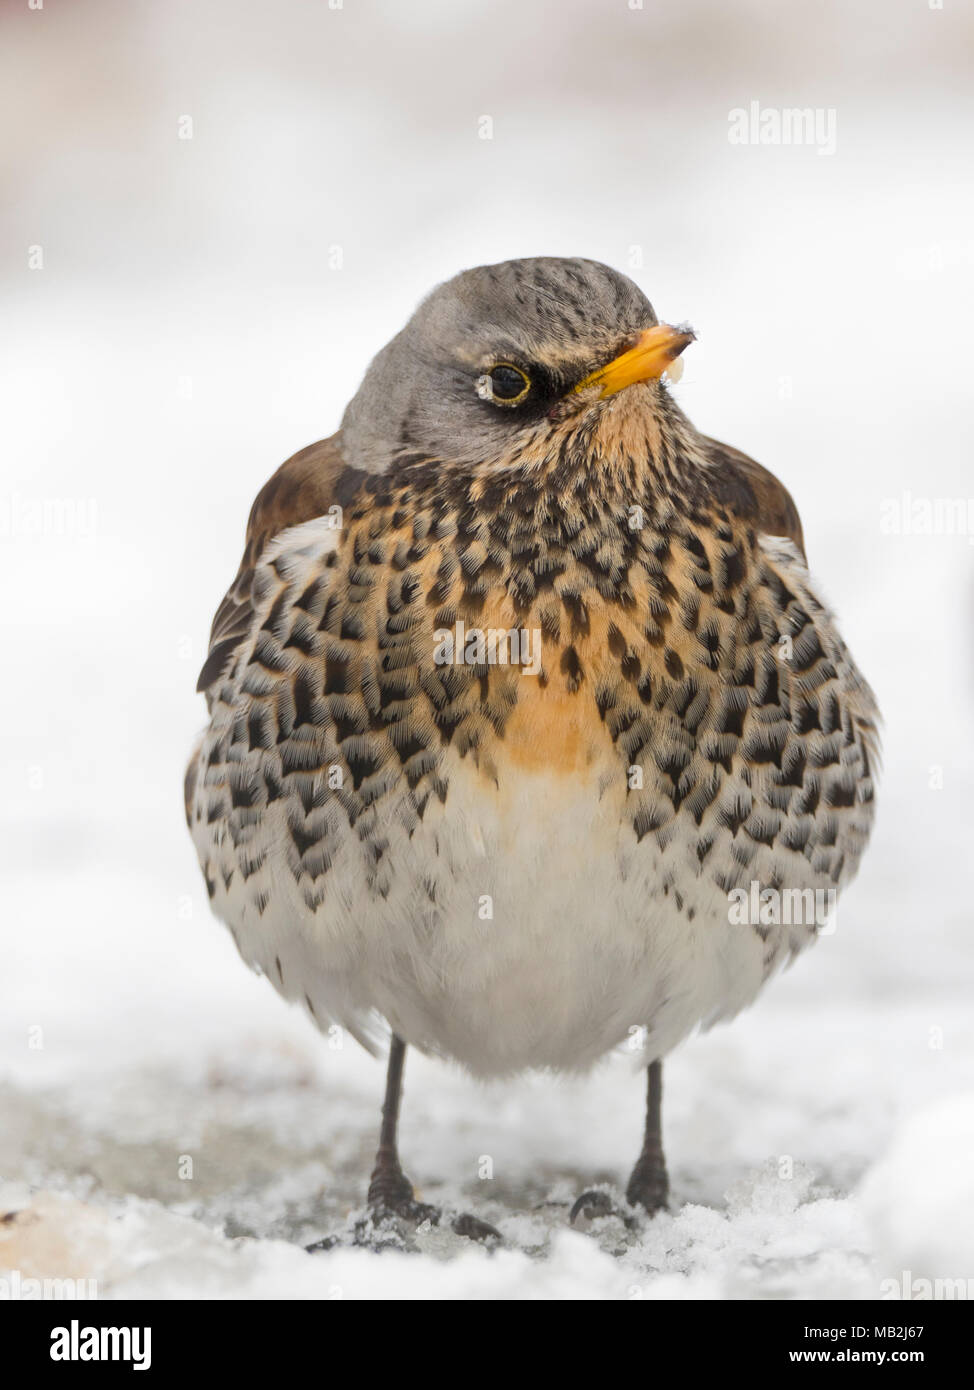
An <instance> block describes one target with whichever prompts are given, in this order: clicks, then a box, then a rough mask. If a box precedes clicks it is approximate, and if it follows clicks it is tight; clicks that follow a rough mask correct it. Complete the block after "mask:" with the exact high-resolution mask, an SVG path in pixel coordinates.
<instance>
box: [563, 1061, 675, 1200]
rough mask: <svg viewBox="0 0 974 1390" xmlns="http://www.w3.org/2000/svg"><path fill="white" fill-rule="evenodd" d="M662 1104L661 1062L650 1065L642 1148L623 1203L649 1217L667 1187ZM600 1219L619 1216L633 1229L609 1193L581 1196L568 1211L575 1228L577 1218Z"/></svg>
mask: <svg viewBox="0 0 974 1390" xmlns="http://www.w3.org/2000/svg"><path fill="white" fill-rule="evenodd" d="M662 1102H663V1063H662V1062H652V1063H651V1064H650V1067H649V1073H648V1080H647V1085H646V1128H645V1130H644V1132H643V1147H642V1151H641V1153H640V1155H639V1157H638V1158H637V1160H636V1166H635V1168H634V1169H633V1170H632V1176H631V1177H630V1179H629V1185H628V1187H627V1188H626V1201H627V1202H628V1203H629V1205H630V1206H631V1207H644V1208H645V1209H646V1211H647V1212H648V1213H649V1214H650V1216H653V1215H655V1213H656V1212H658V1211H663V1210H664V1209H665V1207H666V1198H667V1194H668V1193H669V1188H670V1184H669V1179H668V1178H667V1176H666V1162H665V1160H664V1158H663V1131H662V1124H661V1120H660V1111H661V1108H662ZM600 1216H618V1217H621V1218H622V1220H623V1221H624V1223H625V1224H626V1225H627V1226H629V1227H633V1226H635V1220H634V1218H633V1217H631V1216H625V1215H624V1213H623V1212H621V1211H619V1209H618V1207H617V1206H616V1204H615V1202H614V1201H613V1200H612V1197H611V1196H610V1194H609V1193H608V1192H606V1191H605V1190H604V1189H599V1188H594V1189H592V1190H590V1191H588V1192H583V1193H582V1195H581V1197H579V1198H578V1200H577V1201H576V1202H575V1205H574V1206H573V1207H572V1209H571V1215H570V1217H569V1220H570V1221H571V1223H572V1225H573V1226H574V1225H575V1223H576V1222H577V1221H578V1219H579V1217H581V1218H583V1220H585V1221H593V1220H596V1219H597V1218H598V1217H600Z"/></svg>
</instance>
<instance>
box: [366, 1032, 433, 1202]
mask: <svg viewBox="0 0 974 1390" xmlns="http://www.w3.org/2000/svg"><path fill="white" fill-rule="evenodd" d="M405 1061H406V1044H405V1043H404V1042H403V1040H402V1038H399V1037H397V1036H396V1034H395V1033H393V1035H392V1042H391V1044H390V1047H389V1070H388V1072H387V1073H386V1095H385V1100H384V1101H383V1103H382V1128H381V1129H380V1130H379V1149H378V1152H377V1154H376V1156H375V1167H374V1168H373V1169H372V1180H371V1182H370V1183H369V1197H368V1202H369V1209H370V1210H371V1212H372V1214H373V1216H384V1215H390V1214H391V1215H394V1216H402V1217H405V1218H406V1219H407V1220H408V1221H432V1223H433V1225H434V1226H435V1225H436V1223H437V1222H438V1221H439V1219H440V1213H439V1211H438V1210H437V1209H436V1207H431V1206H428V1205H427V1204H426V1203H425V1202H417V1201H416V1198H415V1196H414V1194H413V1185H412V1183H411V1182H410V1181H409V1179H408V1178H407V1177H406V1174H405V1173H404V1172H403V1171H402V1166H401V1164H400V1162H399V1148H398V1144H397V1141H396V1134H397V1131H398V1128H399V1102H400V1099H401V1097H402V1071H403V1065H404V1063H405Z"/></svg>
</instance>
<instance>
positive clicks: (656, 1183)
mask: <svg viewBox="0 0 974 1390" xmlns="http://www.w3.org/2000/svg"><path fill="white" fill-rule="evenodd" d="M662 1106H663V1063H662V1062H660V1061H656V1062H651V1063H650V1066H649V1071H648V1073H647V1082H646V1128H645V1131H644V1133H643V1147H642V1152H641V1153H640V1155H639V1157H638V1158H637V1159H636V1166H635V1168H634V1169H633V1170H632V1175H631V1177H630V1179H629V1185H628V1187H627V1188H626V1201H627V1202H628V1203H629V1205H630V1206H633V1207H636V1206H640V1207H645V1208H646V1210H647V1211H648V1212H649V1214H650V1216H652V1215H653V1214H654V1213H655V1212H658V1211H663V1210H665V1208H666V1199H667V1197H668V1196H669V1191H670V1181H669V1178H668V1177H667V1176H666V1160H665V1158H664V1157H663V1125H662V1117H661V1111H662Z"/></svg>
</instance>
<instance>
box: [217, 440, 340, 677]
mask: <svg viewBox="0 0 974 1390" xmlns="http://www.w3.org/2000/svg"><path fill="white" fill-rule="evenodd" d="M365 477H366V475H365V474H364V473H363V472H362V471H361V470H360V469H356V468H352V467H350V466H349V465H348V464H346V462H345V460H344V457H343V454H342V451H341V447H340V435H339V434H333V435H331V436H330V437H329V438H327V439H320V440H318V441H317V442H316V443H314V444H309V445H308V446H307V447H306V448H304V449H301V450H299V451H298V453H296V454H292V455H291V457H290V458H288V459H286V460H285V461H284V463H282V464H281V466H280V467H279V468H278V469H277V470H276V472H274V473H273V474H272V475H271V477H270V478H269V479H268V480H267V482H266V483H265V484H264V486H263V487H262V488H261V490H260V492H259V493H258V494H257V497H256V498H255V500H254V504H253V506H252V507H251V509H250V516H249V519H248V521H247V533H246V539H245V543H244V551H243V557H242V559H241V561H240V565H239V567H238V569H237V573H236V576H235V578H234V580H233V583H232V584H231V585H230V587H229V589H228V590H227V592H226V594H225V595H224V597H223V600H222V601H221V603H220V606H219V608H218V609H217V611H216V614H215V616H214V619H213V624H212V627H211V629H210V641H209V650H208V653H207V657H206V661H205V662H204V664H203V669H202V670H201V671H200V674H199V680H198V681H197V685H196V688H197V690H200V691H210V690H211V689H212V687H213V686H214V684H215V683H216V682H217V681H219V679H220V677H221V676H222V675H223V673H224V672H225V671H226V669H227V667H228V665H229V663H230V660H231V658H232V656H233V654H234V653H235V651H236V650H237V648H238V646H239V645H240V643H241V642H242V641H244V639H245V638H246V637H247V635H248V633H249V632H250V629H251V625H252V622H253V616H254V605H253V583H254V577H255V575H256V573H257V568H258V565H259V562H260V559H261V556H262V555H264V553H265V551H266V550H267V547H268V546H269V545H270V543H271V542H272V541H273V540H274V538H275V537H276V536H279V535H280V534H281V533H282V532H284V531H287V530H290V529H291V528H292V527H294V526H300V525H301V524H302V523H304V522H307V521H311V520H313V519H314V518H316V517H320V516H324V515H326V514H327V513H328V512H329V510H330V509H331V508H333V507H336V506H338V507H342V506H347V505H348V503H349V502H350V501H351V500H352V498H353V497H354V496H355V495H356V494H357V493H358V492H359V490H360V489H361V486H362V483H363V482H364V481H365Z"/></svg>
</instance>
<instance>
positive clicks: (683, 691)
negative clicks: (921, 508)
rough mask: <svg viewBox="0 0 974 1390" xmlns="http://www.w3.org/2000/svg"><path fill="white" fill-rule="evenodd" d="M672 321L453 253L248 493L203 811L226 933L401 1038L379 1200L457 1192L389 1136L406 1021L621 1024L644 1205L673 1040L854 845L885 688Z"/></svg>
mask: <svg viewBox="0 0 974 1390" xmlns="http://www.w3.org/2000/svg"><path fill="white" fill-rule="evenodd" d="M694 340H695V334H694V332H693V330H692V329H690V328H689V327H687V326H686V325H680V326H674V325H672V324H669V323H666V322H661V321H660V320H659V319H658V317H657V315H656V313H655V311H654V309H653V307H652V305H651V304H650V302H649V300H648V299H647V298H646V296H645V294H644V293H643V291H642V290H641V289H640V288H639V286H638V285H636V284H635V282H634V281H633V280H631V279H630V278H629V277H627V276H625V275H623V274H621V273H620V272H618V271H616V270H615V269H613V268H611V267H609V266H606V265H604V264H602V263H600V262H597V261H593V260H587V259H582V258H561V257H532V258H525V259H518V260H510V261H505V262H501V263H499V264H494V265H486V266H480V267H477V268H474V269H469V270H465V271H463V272H461V273H460V274H458V275H456V276H455V277H454V278H452V279H450V280H447V281H446V282H444V283H443V284H441V285H439V286H438V287H437V288H436V289H434V290H433V292H432V293H431V294H429V295H428V296H427V298H426V299H425V300H423V302H422V303H421V304H420V306H419V308H418V309H417V310H416V312H415V313H414V314H413V316H412V317H411V318H410V319H409V321H408V322H407V323H406V325H405V327H404V328H403V329H402V330H401V331H400V332H399V333H398V334H397V335H396V336H395V337H394V338H393V339H392V340H391V341H390V342H389V343H388V344H387V345H386V346H385V347H384V348H382V349H381V351H379V353H378V355H377V356H376V357H375V358H374V360H373V361H372V363H371V365H370V366H369V367H368V369H367V371H366V373H365V376H364V379H363V380H362V383H361V386H360V387H359V389H358V391H357V392H356V394H355V395H354V397H353V398H352V400H351V401H350V403H349V404H348V406H347V408H346V410H345V412H344V414H343V416H342V420H341V425H340V428H339V429H338V431H337V433H335V434H333V435H332V436H330V437H329V438H327V439H324V440H322V441H320V442H317V443H314V444H311V445H310V446H308V447H307V448H304V449H302V450H301V451H300V452H298V453H296V454H294V455H293V456H292V457H291V458H289V459H288V460H287V461H286V462H285V463H283V464H282V465H281V466H280V467H279V468H278V470H277V471H276V472H275V473H274V474H273V475H272V477H271V478H270V480H269V481H268V482H267V484H266V485H265V486H264V487H263V488H262V490H261V491H260V493H259V494H258V496H257V498H256V501H255V502H254V504H253V507H252V510H251V512H250V517H249V522H248V526H247V533H246V543H245V547H244V553H243V558H242V560H241V562H240V566H239V569H238V571H237V574H236V578H235V579H234V581H233V583H232V584H231V585H230V588H229V589H228V591H227V593H226V596H225V597H224V599H223V601H222V603H221V604H220V606H219V608H218V609H217V612H216V616H215V618H214V620H213V625H212V631H211V636H210V644H209V652H208V655H207V657H206V660H205V664H204V665H203V669H202V671H201V673H200V677H199V683H198V689H199V690H200V691H202V692H204V693H205V695H206V700H207V705H208V712H209V722H208V724H207V726H206V728H205V730H204V732H203V734H202V736H201V738H200V740H199V741H198V743H197V745H196V747H195V748H194V750H193V754H192V757H191V760H190V763H189V767H188V770H187V773H186V781H185V791H186V816H187V822H188V825H189V828H190V831H191V834H192V838H193V841H194V843H195V846H196V850H197V853H198V857H199V861H200V865H201V867H202V871H203V875H204V877H205V880H206V887H207V890H208V892H209V896H210V899H211V905H212V908H213V910H214V911H215V913H216V915H217V917H218V918H220V919H222V921H223V922H224V923H226V925H227V926H228V927H229V929H230V931H231V932H232V934H233V938H234V940H235V942H236V944H237V947H238V949H239V952H240V954H241V955H242V957H243V959H244V960H245V961H246V962H247V963H248V964H249V965H250V966H251V967H252V968H253V969H255V970H256V971H257V972H259V973H261V974H263V975H264V976H266V977H267V979H268V980H269V981H270V982H271V983H272V985H273V986H274V987H275V989H276V990H277V991H278V992H279V993H280V994H281V995H283V996H284V997H285V998H286V999H288V1000H291V1001H293V1002H296V1003H297V1004H298V1005H300V1006H301V1007H302V1008H303V1009H305V1010H306V1011H307V1013H308V1015H309V1016H310V1018H311V1019H312V1020H313V1022H314V1023H315V1024H316V1025H317V1026H318V1028H319V1029H322V1030H327V1029H329V1028H334V1027H338V1028H341V1029H343V1030H345V1031H347V1032H348V1033H349V1034H351V1035H352V1036H353V1037H354V1038H355V1039H357V1040H358V1041H360V1042H361V1043H362V1044H363V1045H364V1046H366V1047H367V1048H369V1049H370V1050H372V1051H375V1052H379V1053H381V1052H382V1051H384V1050H386V1049H387V1051H388V1071H387V1078H386V1090H385V1096H384V1101H383V1105H382V1119H381V1127H380V1135H379V1144H378V1151H377V1156H376V1160H375V1166H374V1169H373V1171H372V1174H371V1180H370V1184H369V1188H368V1196H367V1206H366V1211H367V1213H368V1214H369V1219H370V1221H371V1222H372V1223H373V1228H374V1227H375V1225H376V1223H378V1224H381V1223H382V1222H399V1223H401V1224H402V1223H404V1228H406V1229H408V1228H409V1227H410V1225H412V1227H415V1226H416V1225H417V1223H421V1222H422V1221H425V1220H430V1221H433V1222H436V1221H438V1220H439V1219H440V1217H441V1212H440V1211H439V1210H438V1209H437V1208H435V1207H433V1206H431V1205H430V1204H427V1203H424V1202H422V1201H419V1200H418V1199H417V1197H416V1194H415V1191H414V1188H413V1186H412V1183H411V1181H410V1180H409V1178H408V1177H407V1176H406V1174H405V1172H404V1169H403V1166H402V1163H401V1159H400V1155H399V1142H398V1123H399V1111H400V1099H401V1093H402V1082H403V1066H404V1059H405V1055H406V1049H407V1047H409V1046H412V1047H413V1048H416V1049H419V1050H420V1051H422V1052H425V1053H427V1054H431V1055H433V1056H436V1057H441V1058H446V1059H452V1060H453V1061H455V1062H458V1063H460V1064H461V1066H462V1067H463V1068H465V1069H466V1071H467V1072H469V1073H470V1074H472V1075H473V1076H474V1077H482V1078H487V1077H500V1078H504V1077H511V1076H514V1075H517V1074H518V1073H521V1072H525V1071H542V1072H546V1073H550V1074H553V1075H556V1074H561V1073H569V1074H571V1073H584V1072H586V1071H587V1070H589V1069H590V1068H592V1067H593V1066H594V1065H595V1064H596V1063H597V1062H599V1060H600V1059H602V1058H604V1057H606V1056H607V1055H609V1054H611V1053H613V1052H614V1051H616V1050H618V1049H620V1048H623V1049H625V1048H627V1047H628V1048H629V1049H630V1050H635V1052H636V1054H637V1056H638V1061H639V1066H640V1067H641V1068H642V1067H644V1068H645V1071H646V1080H645V1089H646V1108H645V1126H644V1133H643V1143H642V1148H641V1151H640V1153H639V1155H638V1157H637V1160H636V1163H635V1166H634V1168H633V1169H632V1173H631V1176H630V1178H629V1180H628V1184H627V1186H626V1188H625V1207H624V1208H621V1209H624V1210H627V1211H628V1212H630V1213H631V1214H632V1215H631V1219H638V1220H643V1219H645V1218H646V1217H647V1216H652V1215H654V1214H655V1213H657V1212H659V1211H661V1210H663V1209H665V1208H666V1206H667V1203H668V1200H669V1178H668V1175H667V1168H666V1160H665V1157H664V1151H663V1140H662V1122H661V1106H662V1063H663V1059H664V1058H665V1057H666V1056H667V1055H668V1054H669V1053H670V1052H672V1050H673V1049H674V1048H675V1047H676V1046H677V1045H678V1044H679V1043H680V1042H682V1041H683V1040H684V1039H686V1038H687V1037H688V1036H689V1035H691V1034H692V1033H693V1032H695V1031H696V1030H697V1029H699V1028H708V1027H710V1026H711V1025H713V1024H715V1023H717V1022H720V1021H726V1020H729V1019H731V1018H733V1017H734V1016H735V1015H736V1014H738V1013H739V1012H740V1011H741V1010H742V1009H744V1008H745V1007H747V1006H748V1005H750V1004H751V1003H752V1002H753V1001H754V999H755V998H756V997H757V995H758V994H759V992H760V991H761V989H762V987H763V986H764V985H765V984H766V983H767V981H768V980H769V979H770V978H771V977H772V975H774V974H775V972H776V971H777V970H778V968H779V967H780V966H782V965H783V964H785V963H786V962H788V961H790V960H792V959H793V958H794V957H795V956H796V955H798V954H799V953H800V952H801V951H802V950H803V949H804V948H805V947H806V946H808V945H809V944H810V943H811V942H813V941H814V940H815V939H816V937H817V936H818V935H820V934H821V932H822V928H823V925H824V923H823V919H822V918H821V915H820V914H819V912H818V911H817V910H813V909H812V908H811V907H810V904H811V903H813V902H814V903H815V904H818V903H820V902H825V901H828V903H829V904H832V903H834V901H835V895H836V894H837V893H839V892H840V891H841V890H842V889H844V887H845V886H846V884H847V883H848V882H849V881H850V880H851V878H852V877H853V875H854V874H855V872H856V869H857V867H858V865H859V862H860V859H861V857H862V854H863V851H864V849H865V847H866V844H867V841H868V838H869V834H870V830H871V826H872V822H873V813H874V782H875V778H876V776H877V770H878V757H879V733H878V730H879V715H878V710H877V706H876V701H875V698H874V696H873V694H872V692H871V690H870V688H869V686H868V684H867V683H866V681H865V680H864V678H863V677H862V675H861V674H860V672H859V670H858V668H857V666H856V664H855V662H854V661H853V659H852V657H851V655H850V653H849V651H848V649H847V647H846V646H845V644H844V642H843V640H842V638H841V636H840V634H839V631H838V628H837V625H836V620H835V618H834V616H833V614H832V611H831V610H830V608H829V607H828V606H827V604H826V602H825V601H824V599H823V598H822V597H821V596H820V594H819V590H818V588H817V585H816V583H815V581H814V580H813V579H812V578H811V577H810V574H809V570H808V565H807V559H806V554H805V543H804V538H803V533H802V525H801V520H800V518H799V514H798V511H797V509H796V506H795V503H794V501H793V500H792V497H791V495H790V493H789V492H788V491H787V490H786V489H785V487H784V486H783V484H782V483H780V482H779V481H778V479H777V478H776V477H775V476H774V475H773V474H772V473H771V472H769V471H768V470H767V469H765V468H764V467H762V466H761V465H760V464H758V463H756V462H754V461H753V460H752V459H751V458H749V457H748V456H747V455H746V454H744V453H741V452H740V451H739V450H737V449H735V448H732V447H730V446H728V445H725V444H722V443H720V442H718V441H717V440H715V439H713V438H710V437H708V436H706V435H704V434H702V433H700V432H699V431H698V430H697V429H696V428H695V427H694V426H693V425H692V424H691V422H690V420H689V419H688V418H687V416H686V415H685V414H684V412H683V410H682V409H681V408H680V406H679V404H678V403H677V400H676V393H675V392H674V389H673V386H674V383H675V380H676V378H677V376H678V373H679V369H680V368H681V366H682V362H683V357H682V354H683V353H684V351H685V350H686V349H687V348H688V347H689V345H690V344H691V343H692V342H693V341H694ZM742 904H743V906H742ZM789 905H790V906H791V908H796V907H797V908H800V909H802V910H800V911H799V910H791V911H789V910H788V908H789ZM633 1039H636V1040H637V1041H636V1044H635V1048H634V1049H633ZM605 1203H608V1205H609V1206H610V1207H612V1208H613V1209H615V1206H614V1203H612V1201H611V1200H610V1199H607V1198H605V1196H604V1194H601V1193H599V1192H598V1191H591V1190H590V1191H589V1192H586V1193H583V1194H582V1195H581V1197H580V1198H579V1200H578V1201H577V1202H576V1203H575V1205H574V1207H573V1209H572V1220H575V1219H576V1218H577V1217H578V1216H579V1215H580V1214H583V1213H584V1214H587V1215H592V1214H595V1215H598V1214H600V1213H601V1211H602V1210H603V1206H604V1204H605ZM454 1229H456V1230H458V1231H460V1232H461V1233H462V1234H466V1235H470V1236H472V1237H473V1238H474V1239H486V1240H489V1239H492V1238H493V1237H495V1236H497V1235H498V1233H497V1232H496V1230H495V1228H494V1227H492V1226H490V1225H489V1223H486V1222H482V1221H480V1220H479V1218H476V1217H473V1216H470V1215H469V1214H461V1215H460V1216H457V1217H456V1218H455V1219H454Z"/></svg>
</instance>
